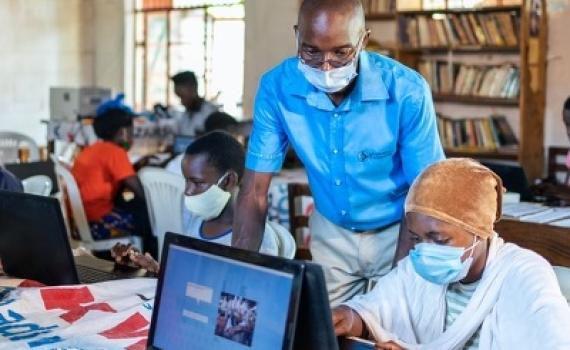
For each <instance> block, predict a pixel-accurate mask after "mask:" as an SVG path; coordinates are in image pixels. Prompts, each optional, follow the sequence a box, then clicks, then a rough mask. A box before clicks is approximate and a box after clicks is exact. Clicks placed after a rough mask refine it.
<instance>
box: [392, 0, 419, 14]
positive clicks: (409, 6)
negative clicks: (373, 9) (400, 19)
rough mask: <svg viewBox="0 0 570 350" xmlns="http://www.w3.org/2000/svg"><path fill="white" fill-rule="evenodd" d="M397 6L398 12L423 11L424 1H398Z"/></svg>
mask: <svg viewBox="0 0 570 350" xmlns="http://www.w3.org/2000/svg"><path fill="white" fill-rule="evenodd" d="M396 6H397V9H398V11H412V10H421V9H422V0H398V1H397V3H396Z"/></svg>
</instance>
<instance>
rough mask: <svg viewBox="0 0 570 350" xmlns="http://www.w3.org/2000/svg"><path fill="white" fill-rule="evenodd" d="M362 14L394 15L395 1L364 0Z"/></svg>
mask: <svg viewBox="0 0 570 350" xmlns="http://www.w3.org/2000/svg"><path fill="white" fill-rule="evenodd" d="M362 4H363V5H364V13H365V14H367V15H375V14H381V13H382V14H384V13H394V11H396V0H364V1H363V2H362Z"/></svg>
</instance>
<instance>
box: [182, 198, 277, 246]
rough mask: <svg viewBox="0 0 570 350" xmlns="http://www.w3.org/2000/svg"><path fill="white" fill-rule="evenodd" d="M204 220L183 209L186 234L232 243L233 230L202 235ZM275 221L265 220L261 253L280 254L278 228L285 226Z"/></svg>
mask: <svg viewBox="0 0 570 350" xmlns="http://www.w3.org/2000/svg"><path fill="white" fill-rule="evenodd" d="M203 223H204V220H203V219H201V218H200V217H198V216H196V215H192V213H190V212H189V211H188V210H186V209H183V210H182V227H183V231H184V235H186V236H189V237H193V238H198V239H201V240H204V241H209V242H213V243H218V244H223V245H227V246H231V245H232V231H231V230H229V231H227V232H224V233H223V234H220V235H218V236H216V237H206V236H204V235H202V224H203ZM276 226H279V225H278V224H276V223H273V222H265V233H264V234H263V240H262V241H261V248H260V249H259V252H260V253H263V254H267V255H273V256H278V255H279V251H280V242H279V239H278V235H277V233H276V230H278V229H283V230H286V229H285V228H284V227H282V226H279V227H276Z"/></svg>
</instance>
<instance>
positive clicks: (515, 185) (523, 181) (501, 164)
mask: <svg viewBox="0 0 570 350" xmlns="http://www.w3.org/2000/svg"><path fill="white" fill-rule="evenodd" d="M481 164H483V165H484V166H486V167H487V168H489V169H491V170H492V171H494V172H495V173H496V174H497V175H499V177H500V178H501V180H503V186H504V187H505V188H506V189H507V191H509V192H517V193H520V195H521V200H522V201H534V199H535V198H534V195H533V194H532V192H531V190H530V185H529V183H528V178H527V176H526V174H525V171H524V169H523V168H522V167H521V165H520V164H519V163H517V162H513V161H502V160H482V161H481Z"/></svg>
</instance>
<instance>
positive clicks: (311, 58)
mask: <svg viewBox="0 0 570 350" xmlns="http://www.w3.org/2000/svg"><path fill="white" fill-rule="evenodd" d="M363 39H364V36H362V37H361V38H360V40H358V44H357V45H356V46H352V47H349V46H347V47H341V48H338V49H335V50H334V51H324V52H323V51H321V50H319V49H317V48H315V47H303V46H301V48H300V49H299V58H300V59H301V61H302V62H303V63H304V64H306V65H308V66H311V67H313V68H319V67H321V66H322V65H323V64H325V62H327V63H328V64H330V65H331V67H333V68H340V67H344V66H346V65H347V64H349V63H350V62H351V61H352V60H353V59H354V57H355V56H356V54H357V53H358V51H359V50H360V48H361V45H362V42H363Z"/></svg>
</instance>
